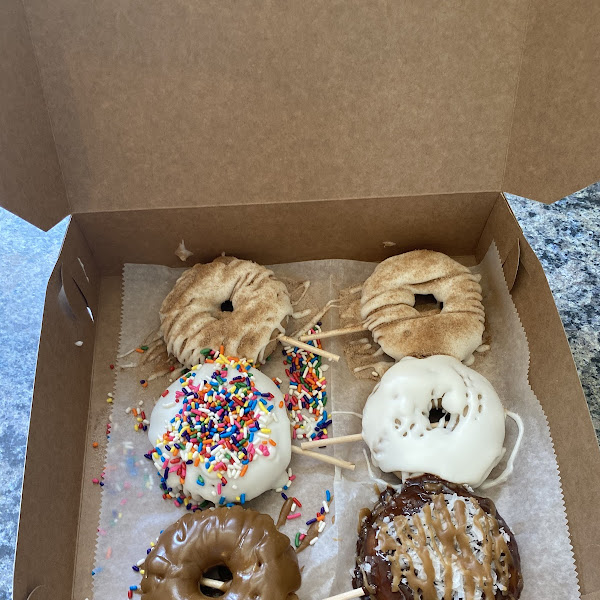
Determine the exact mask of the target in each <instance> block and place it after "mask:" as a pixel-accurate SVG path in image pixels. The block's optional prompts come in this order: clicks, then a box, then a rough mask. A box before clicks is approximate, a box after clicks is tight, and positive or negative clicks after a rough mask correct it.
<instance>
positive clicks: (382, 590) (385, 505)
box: [353, 475, 523, 600]
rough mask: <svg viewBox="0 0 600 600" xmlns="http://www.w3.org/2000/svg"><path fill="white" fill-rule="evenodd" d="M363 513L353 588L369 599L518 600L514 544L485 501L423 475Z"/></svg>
mask: <svg viewBox="0 0 600 600" xmlns="http://www.w3.org/2000/svg"><path fill="white" fill-rule="evenodd" d="M365 513H366V514H365ZM365 513H363V518H362V521H361V523H359V539H358V543H357V559H356V568H355V570H354V580H353V584H354V587H355V588H358V587H362V588H363V589H364V590H365V592H366V597H367V598H369V599H370V600H392V599H394V600H441V599H442V598H443V599H447V600H458V599H463V600H492V599H496V600H501V599H502V600H517V598H519V596H520V594H521V590H522V588H523V578H522V575H521V570H520V559H519V551H518V548H517V543H516V541H515V537H514V535H513V534H512V532H511V530H510V529H509V527H508V525H507V524H506V522H505V521H504V519H502V517H501V516H500V515H499V514H498V513H497V512H496V507H495V506H494V503H493V502H492V501H491V500H490V499H488V498H483V497H480V496H476V495H475V494H473V493H472V492H471V491H470V490H469V489H468V488H466V487H463V486H460V485H456V484H452V483H449V482H447V481H444V480H443V479H439V478H438V477H436V476H434V475H423V476H421V477H416V478H414V479H409V480H408V481H407V482H406V483H405V485H404V488H403V489H402V492H399V493H394V492H393V491H392V490H391V489H390V488H388V489H387V490H386V491H384V492H383V493H382V494H381V496H380V498H379V501H378V502H377V504H376V505H375V507H374V508H373V511H368V510H365Z"/></svg>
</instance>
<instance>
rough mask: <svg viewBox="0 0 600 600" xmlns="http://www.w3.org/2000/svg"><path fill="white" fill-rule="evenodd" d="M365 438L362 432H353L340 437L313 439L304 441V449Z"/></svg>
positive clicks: (358, 440)
mask: <svg viewBox="0 0 600 600" xmlns="http://www.w3.org/2000/svg"><path fill="white" fill-rule="evenodd" d="M362 439H363V436H362V433H352V434H350V435H340V436H339V437H332V438H326V439H324V440H311V441H310V442H302V443H301V444H300V447H301V448H302V450H309V449H310V448H321V447H322V446H335V445H336V444H349V443H350V442H360V441H361V440H362Z"/></svg>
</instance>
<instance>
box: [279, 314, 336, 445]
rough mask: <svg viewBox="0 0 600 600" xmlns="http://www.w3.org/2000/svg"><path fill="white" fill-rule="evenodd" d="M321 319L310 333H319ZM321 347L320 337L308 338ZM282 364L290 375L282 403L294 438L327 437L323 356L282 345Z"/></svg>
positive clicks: (310, 343) (312, 344)
mask: <svg viewBox="0 0 600 600" xmlns="http://www.w3.org/2000/svg"><path fill="white" fill-rule="evenodd" d="M320 331H321V323H317V325H315V327H314V328H313V329H310V330H309V331H308V333H309V334H313V333H319V332H320ZM307 343H308V344H309V345H310V346H316V347H317V348H321V347H322V346H321V340H313V341H310V342H307ZM283 355H284V356H285V357H286V358H285V360H284V361H283V364H284V365H285V366H286V369H285V372H286V375H287V376H288V377H289V380H290V382H289V389H288V393H287V394H285V396H284V399H285V405H286V407H287V410H288V415H289V417H290V421H291V423H292V426H293V430H292V437H293V439H311V440H321V439H324V438H326V437H327V427H328V426H329V425H330V424H331V419H329V418H328V415H327V411H326V410H325V406H326V404H327V391H326V389H327V380H326V379H325V377H324V376H323V371H325V370H326V369H327V368H328V366H327V365H323V364H322V358H321V357H320V356H318V355H316V354H312V352H309V351H307V350H301V349H299V348H293V347H291V346H284V348H283Z"/></svg>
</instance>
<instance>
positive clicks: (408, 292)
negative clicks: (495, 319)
mask: <svg viewBox="0 0 600 600" xmlns="http://www.w3.org/2000/svg"><path fill="white" fill-rule="evenodd" d="M479 280H480V276H479V275H473V274H472V273H471V271H469V269H468V268H467V267H465V266H463V265H461V264H460V263H458V262H456V261H455V260H453V259H451V258H450V257H449V256H446V255H445V254H442V253H441V252H433V251H431V250H414V251H413V252H406V253H405V254H400V255H398V256H392V257H391V258H388V259H386V260H384V261H383V262H382V263H380V264H379V265H378V266H377V267H376V269H375V271H373V273H372V275H371V276H370V277H369V278H368V279H367V280H366V281H365V283H364V286H363V291H362V298H361V317H362V319H363V322H364V323H365V326H366V327H367V328H368V329H369V330H370V331H371V333H372V334H373V339H374V340H375V341H376V342H377V343H378V344H379V345H380V346H381V348H382V350H383V351H384V352H385V353H386V354H388V355H389V356H391V357H393V358H395V359H396V360H399V359H401V358H403V357H404V356H415V357H418V358H423V357H425V356H432V355H434V354H447V355H449V356H454V357H455V358H457V359H458V360H462V361H464V362H466V363H467V364H469V363H470V362H472V360H473V352H475V351H476V350H477V348H479V347H480V346H481V345H482V336H483V331H484V321H485V313H484V309H483V304H482V303H481V286H480V285H479ZM416 294H418V295H424V296H427V295H433V296H434V297H435V299H436V300H437V302H439V303H441V304H442V308H441V310H433V311H426V312H419V311H418V310H417V309H416V308H415V295H416Z"/></svg>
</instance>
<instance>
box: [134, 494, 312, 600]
mask: <svg viewBox="0 0 600 600" xmlns="http://www.w3.org/2000/svg"><path fill="white" fill-rule="evenodd" d="M215 567H222V568H224V569H228V570H229V571H230V572H231V575H232V578H231V584H230V585H229V586H228V587H227V589H226V590H225V592H224V594H223V595H220V596H219V597H220V598H222V599H223V600H250V599H267V598H268V599H269V600H297V596H296V594H295V593H294V592H295V591H296V590H297V589H298V588H299V587H300V582H301V580H300V570H299V568H298V559H297V557H296V553H295V552H294V551H293V549H292V547H291V545H290V541H289V539H288V538H287V536H285V535H284V534H283V533H280V532H279V531H277V529H276V528H275V524H274V523H273V519H271V517H269V516H268V515H264V514H261V513H258V512H255V511H253V510H246V509H243V508H241V507H240V506H235V507H233V508H217V509H214V510H213V509H211V510H205V511H198V512H195V513H188V514H186V515H185V516H183V517H182V518H181V519H179V521H177V522H176V523H174V524H173V525H171V526H170V527H168V528H167V529H165V530H164V531H163V532H162V534H161V535H160V537H159V538H158V541H157V542H156V544H155V546H154V547H153V548H152V550H151V552H150V553H149V554H148V556H147V557H146V562H145V563H144V577H143V579H142V600H206V599H209V598H212V597H214V596H208V595H206V594H205V593H204V592H203V589H202V587H201V585H200V580H201V579H202V578H203V577H206V575H207V573H208V574H209V575H210V571H211V569H214V568H215Z"/></svg>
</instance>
